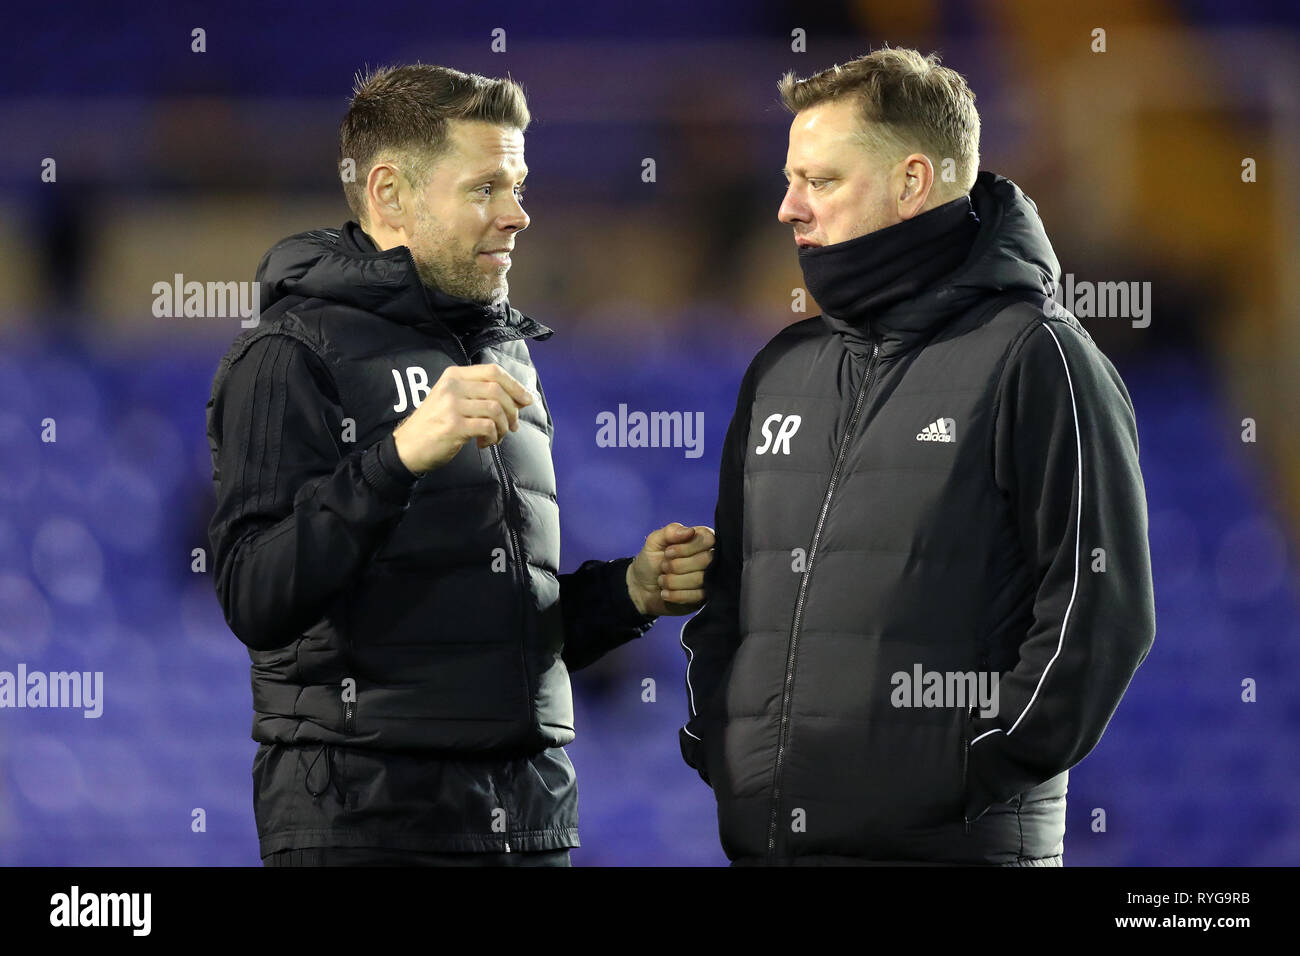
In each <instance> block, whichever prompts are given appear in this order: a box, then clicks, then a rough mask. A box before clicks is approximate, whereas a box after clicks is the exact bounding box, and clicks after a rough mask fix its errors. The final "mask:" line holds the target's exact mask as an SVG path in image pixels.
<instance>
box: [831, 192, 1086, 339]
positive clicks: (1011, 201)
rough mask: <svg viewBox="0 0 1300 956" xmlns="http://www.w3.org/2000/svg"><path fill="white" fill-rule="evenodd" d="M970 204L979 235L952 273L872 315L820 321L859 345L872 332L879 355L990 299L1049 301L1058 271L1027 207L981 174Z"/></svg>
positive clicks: (1020, 196) (1033, 210)
mask: <svg viewBox="0 0 1300 956" xmlns="http://www.w3.org/2000/svg"><path fill="white" fill-rule="evenodd" d="M970 203H971V207H972V208H973V210H974V212H975V215H976V216H977V217H978V219H979V225H978V230H977V231H976V233H975V235H974V241H973V242H972V243H971V245H970V251H969V253H967V255H966V257H965V258H964V259H963V260H962V261H961V263H960V264H959V265H958V266H957V267H956V268H955V269H953V270H952V271H951V272H949V273H947V274H946V275H943V276H941V277H939V278H938V279H936V280H935V281H934V282H933V283H931V284H929V285H928V286H927V287H926V288H925V289H923V290H922V291H920V292H919V293H917V294H915V295H909V296H907V297H906V298H904V299H903V300H902V301H899V302H897V303H895V304H893V305H891V306H889V307H888V308H886V309H884V310H883V311H881V312H879V313H877V314H871V315H856V316H848V315H839V316H830V315H823V316H822V318H823V320H824V321H825V322H826V323H827V324H828V325H830V326H831V328H833V329H835V330H836V331H837V332H840V333H841V334H843V335H845V336H846V337H848V338H851V339H856V340H859V341H860V340H861V339H862V336H863V335H864V334H865V333H868V332H872V333H874V334H876V335H877V336H879V337H880V339H881V345H882V352H885V353H894V352H898V351H903V350H906V349H907V348H910V347H911V346H912V345H913V344H915V343H916V342H918V341H921V340H923V339H925V338H928V337H929V336H930V335H932V334H933V333H934V332H936V331H937V330H938V328H939V327H940V326H941V325H942V324H944V323H945V322H946V321H947V320H949V319H950V318H953V317H954V316H957V315H960V314H963V313H965V312H967V311H969V310H971V309H973V308H975V307H977V306H978V305H979V304H980V303H981V302H983V301H986V300H988V299H989V298H990V297H992V296H995V295H1006V294H1008V293H1012V294H1014V293H1017V292H1018V293H1022V294H1024V295H1025V296H1026V297H1029V296H1043V297H1046V296H1051V295H1052V294H1053V293H1054V292H1055V291H1056V287H1057V284H1058V283H1059V281H1060V277H1061V266H1060V263H1059V262H1058V261H1057V258H1056V253H1055V251H1054V250H1053V249H1052V244H1051V241H1050V240H1049V239H1048V238H1047V232H1046V231H1045V230H1044V228H1043V221H1042V219H1041V218H1040V217H1039V215H1038V207H1037V206H1036V205H1035V204H1034V201H1033V200H1032V199H1030V198H1029V197H1028V196H1026V195H1025V194H1024V192H1022V191H1021V189H1020V187H1019V186H1017V185H1016V184H1015V183H1014V182H1012V181H1011V180H1009V179H1007V178H1005V177H1003V176H998V175H996V174H994V173H991V172H987V171H985V172H982V173H980V174H979V175H978V177H976V180H975V185H974V186H972V187H971V192H970ZM918 218H920V217H918ZM915 221H916V220H909V221H908V222H903V223H898V224H897V225H894V226H890V227H888V228H887V229H883V230H880V232H879V233H876V234H869V235H868V236H866V237H861V238H860V239H855V240H849V241H850V242H858V241H862V240H867V241H870V239H871V237H872V236H873V235H881V236H883V234H885V233H888V232H890V231H891V230H897V229H904V228H906V227H907V226H908V225H909V224H911V223H913V222H915ZM842 245H843V244H842ZM824 248H826V249H833V248H834V247H833V246H828V247H824Z"/></svg>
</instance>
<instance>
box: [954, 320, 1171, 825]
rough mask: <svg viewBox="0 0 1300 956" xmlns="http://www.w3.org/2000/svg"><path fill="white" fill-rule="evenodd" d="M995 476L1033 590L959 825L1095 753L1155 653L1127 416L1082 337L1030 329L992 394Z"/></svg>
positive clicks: (980, 728)
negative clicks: (1137, 674)
mask: <svg viewBox="0 0 1300 956" xmlns="http://www.w3.org/2000/svg"><path fill="white" fill-rule="evenodd" d="M997 402H998V407H997V412H996V422H995V437H994V455H995V463H994V473H995V480H996V482H997V484H998V486H999V488H1000V489H1001V490H1002V491H1003V493H1004V495H1006V497H1007V500H1008V501H1009V503H1010V504H1011V507H1012V510H1013V511H1014V514H1015V516H1016V521H1017V525H1018V528H1019V533H1020V538H1021V543H1022V547H1023V549H1024V554H1025V556H1026V559H1027V561H1028V566H1029V571H1030V575H1031V578H1032V580H1033V582H1034V584H1035V593H1034V598H1033V618H1032V623H1031V625H1030V628H1029V632H1028V633H1027V634H1026V635H1025V636H1024V640H1023V641H1022V642H1021V645H1020V657H1019V661H1018V663H1017V664H1016V665H1015V667H1014V668H1013V669H1012V670H1010V671H1008V672H1006V673H1004V674H1002V675H1001V679H1000V680H999V685H998V697H999V705H998V713H997V715H996V716H992V717H982V716H976V717H975V718H974V720H973V724H974V726H973V727H972V734H971V737H970V742H969V749H968V753H967V765H968V769H967V780H968V786H967V794H966V795H967V803H966V816H967V818H968V819H971V820H973V819H975V818H977V817H978V816H979V815H980V814H982V813H983V812H984V811H985V810H986V809H987V808H988V807H989V806H990V805H991V804H992V803H994V802H999V803H1000V802H1005V801H1007V800H1010V799H1011V798H1012V797H1014V796H1015V795H1016V794H1018V793H1023V792H1024V791H1026V790H1028V789H1031V788H1032V787H1034V786H1036V785H1038V784H1039V783H1042V782H1043V781H1045V780H1048V779H1050V778H1051V777H1053V776H1055V775H1056V774H1059V773H1061V772H1062V771H1064V770H1068V769H1069V768H1070V767H1072V766H1074V765H1075V764H1076V763H1078V762H1079V761H1080V760H1082V759H1083V758H1084V757H1085V756H1087V755H1088V753H1089V752H1090V751H1091V750H1092V749H1093V747H1095V746H1096V745H1097V742H1098V741H1099V740H1100V739H1101V736H1102V733H1103V732H1104V731H1105V729H1106V725H1107V724H1108V723H1109V722H1110V718H1111V716H1112V715H1113V714H1114V712H1115V708H1116V707H1117V706H1118V705H1119V701H1120V698H1121V697H1122V696H1123V695H1124V691H1125V690H1126V689H1127V687H1128V685H1129V681H1130V680H1131V679H1132V677H1133V674H1134V672H1135V671H1136V670H1137V668H1138V666H1139V665H1140V664H1141V663H1142V661H1143V660H1144V659H1145V658H1146V655H1147V652H1148V651H1149V650H1150V648H1151V644H1152V642H1153V641H1154V639H1155V599H1154V592H1153V589H1152V581H1151V556H1150V549H1149V545H1148V541H1147V509H1146V494H1145V490H1144V488H1143V483H1142V473H1141V471H1140V470H1139V469H1138V437H1137V424H1136V421H1135V418H1134V412H1133V404H1132V401H1131V400H1130V398H1129V394H1128V391H1127V389H1125V387H1124V383H1123V382H1122V381H1121V380H1120V377H1119V374H1118V373H1117V372H1116V371H1115V368H1114V366H1113V365H1111V363H1110V362H1109V361H1108V360H1107V359H1106V357H1105V356H1104V355H1103V354H1102V353H1101V351H1100V350H1099V349H1098V348H1097V347H1096V345H1095V344H1094V343H1093V342H1092V339H1091V338H1090V337H1089V336H1088V335H1087V333H1086V332H1084V331H1083V330H1082V329H1081V327H1078V326H1076V325H1074V324H1071V323H1069V322H1065V321H1052V322H1048V323H1042V324H1039V325H1037V326H1035V327H1034V329H1033V330H1032V331H1031V332H1029V333H1028V334H1027V335H1026V336H1025V338H1024V339H1023V340H1022V345H1021V346H1020V347H1019V349H1018V351H1017V352H1016V353H1015V354H1013V355H1012V357H1011V358H1010V359H1009V360H1008V363H1007V366H1006V368H1005V370H1004V373H1003V378H1002V381H1001V383H1000V385H999V389H998V397H997Z"/></svg>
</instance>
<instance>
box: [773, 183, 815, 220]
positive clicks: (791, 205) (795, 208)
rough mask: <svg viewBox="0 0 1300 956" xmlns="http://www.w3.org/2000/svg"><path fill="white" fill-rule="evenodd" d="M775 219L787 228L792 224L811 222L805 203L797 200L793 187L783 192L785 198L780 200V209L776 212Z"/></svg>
mask: <svg viewBox="0 0 1300 956" xmlns="http://www.w3.org/2000/svg"><path fill="white" fill-rule="evenodd" d="M776 218H777V219H779V220H781V222H783V223H785V224H786V225H787V226H788V225H790V224H792V223H796V222H809V221H810V220H811V218H812V215H811V213H810V212H809V209H808V205H807V203H805V202H803V200H802V199H800V198H799V196H798V194H796V193H795V190H794V187H793V186H791V187H790V188H789V189H787V190H786V191H785V198H784V199H783V200H781V208H780V209H778V210H777V211H776Z"/></svg>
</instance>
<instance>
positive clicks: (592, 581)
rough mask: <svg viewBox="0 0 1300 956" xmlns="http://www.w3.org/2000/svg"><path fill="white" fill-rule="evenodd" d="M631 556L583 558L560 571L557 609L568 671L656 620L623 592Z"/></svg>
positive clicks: (630, 638)
mask: <svg viewBox="0 0 1300 956" xmlns="http://www.w3.org/2000/svg"><path fill="white" fill-rule="evenodd" d="M631 563H632V558H619V559H617V560H615V561H584V562H583V563H582V565H581V566H580V567H579V568H578V570H576V571H573V572H571V573H569V574H561V575H560V576H559V578H560V610H561V614H562V615H563V618H564V652H563V654H562V657H563V659H564V664H565V666H566V667H568V668H569V670H571V671H576V670H579V669H581V668H583V667H586V666H587V665H588V664H591V663H593V662H594V661H596V660H597V659H599V658H600V657H601V656H602V655H604V654H605V653H606V652H608V651H611V650H613V649H614V648H616V647H618V646H619V645H620V644H626V643H627V642H628V641H630V640H632V639H633V638H637V637H640V636H641V635H643V634H644V633H645V632H646V631H648V630H650V627H651V626H652V625H653V624H654V622H655V621H657V620H658V618H657V617H656V616H654V615H653V614H642V613H641V612H640V611H638V610H637V609H636V605H635V604H633V603H632V596H631V595H630V594H628V593H627V566H628V565H629V564H631Z"/></svg>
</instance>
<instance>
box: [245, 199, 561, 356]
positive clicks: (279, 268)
mask: <svg viewBox="0 0 1300 956" xmlns="http://www.w3.org/2000/svg"><path fill="white" fill-rule="evenodd" d="M257 277H258V281H259V282H260V283H261V289H262V297H261V298H262V310H263V311H266V309H267V308H269V307H270V306H271V305H272V304H274V302H275V301H277V300H278V299H281V298H283V297H285V296H287V295H302V296H308V297H314V298H322V299H327V300H329V301H333V302H342V303H344V304H346V305H351V306H354V307H356V308H359V309H362V310H364V311H366V312H370V313H372V314H374V315H378V316H380V317H381V318H384V319H387V320H388V321H390V322H396V323H398V324H400V325H407V326H410V327H412V328H417V329H421V330H422V331H424V332H426V333H428V334H430V335H434V336H437V337H441V338H452V339H455V340H456V341H459V342H461V343H462V344H463V345H464V347H465V350H466V351H467V352H469V353H470V354H473V352H474V351H476V350H478V349H480V348H484V347H486V346H488V345H494V344H498V343H500V342H505V341H509V340H511V339H522V338H536V339H542V340H544V339H548V338H550V337H551V336H552V335H553V334H554V331H553V330H552V329H549V328H547V327H546V326H544V325H542V324H541V323H540V322H537V321H535V320H533V319H531V318H529V317H528V316H526V315H524V314H523V313H522V312H520V311H519V310H517V309H515V308H513V307H511V306H510V304H509V303H508V302H506V301H502V302H501V303H500V304H499V305H497V306H496V307H492V306H488V305H486V304H483V303H479V302H474V301H472V300H469V299H464V298H461V297H459V296H452V295H448V294H446V293H445V292H442V291H441V290H438V289H430V288H428V287H426V286H425V285H424V283H423V282H421V281H420V277H419V274H418V272H417V271H416V268H415V261H414V260H413V259H412V258H411V251H410V249H409V248H407V247H406V246H395V247H393V248H392V249H388V250H380V249H379V248H378V247H377V246H376V245H375V244H374V242H373V240H371V238H370V237H369V236H368V235H367V234H366V233H365V231H364V230H363V229H362V228H361V226H360V224H358V223H357V222H355V221H349V222H347V223H346V224H344V226H343V227H342V228H341V229H317V230H313V231H311V232H306V233H301V234H299V235H296V236H290V237H289V238H288V239H285V240H283V241H281V242H279V243H277V244H276V245H275V246H274V247H272V249H271V250H270V251H269V252H268V253H267V254H266V255H265V256H264V257H263V259H262V263H261V265H260V266H259V267H258V273H257Z"/></svg>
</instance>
